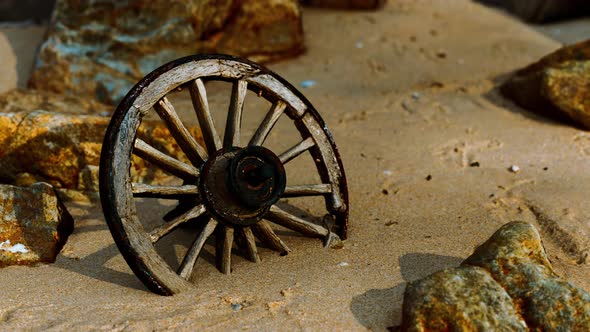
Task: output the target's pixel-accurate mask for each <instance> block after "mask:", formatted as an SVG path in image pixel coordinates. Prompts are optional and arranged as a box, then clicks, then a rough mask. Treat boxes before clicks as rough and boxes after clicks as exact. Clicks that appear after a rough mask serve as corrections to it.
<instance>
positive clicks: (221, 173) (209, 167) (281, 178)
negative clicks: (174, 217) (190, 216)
mask: <svg viewBox="0 0 590 332" xmlns="http://www.w3.org/2000/svg"><path fill="white" fill-rule="evenodd" d="M286 182H287V181H286V176H285V169H284V167H283V164H282V163H281V161H280V160H279V158H278V157H277V156H276V155H275V154H274V153H273V152H272V151H270V150H268V149H266V148H264V147H261V146H248V147H246V148H229V149H222V150H219V151H217V153H215V154H214V155H213V156H211V157H210V158H209V160H207V162H206V163H205V165H204V167H203V170H202V173H201V181H200V183H199V188H200V192H201V197H202V198H203V201H204V203H205V205H206V206H207V209H208V210H209V211H211V213H213V214H214V215H215V217H217V218H218V219H219V220H220V221H221V222H223V223H226V224H228V225H232V226H248V225H252V224H254V223H256V222H258V221H259V220H260V219H261V218H262V216H263V215H264V214H265V213H266V212H267V211H268V209H269V208H270V206H271V205H272V204H274V203H276V202H277V201H278V200H279V198H280V197H281V195H282V194H283V192H284V191H285V186H286Z"/></svg>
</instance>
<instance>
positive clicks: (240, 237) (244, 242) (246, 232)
mask: <svg viewBox="0 0 590 332" xmlns="http://www.w3.org/2000/svg"><path fill="white" fill-rule="evenodd" d="M235 235H236V242H237V244H238V246H239V247H240V248H241V249H242V250H243V251H244V255H245V256H246V258H248V259H249V260H250V261H252V262H254V263H258V262H260V256H258V248H257V247H256V238H255V236H254V233H252V229H251V228H250V227H244V228H237V229H236V234H235Z"/></svg>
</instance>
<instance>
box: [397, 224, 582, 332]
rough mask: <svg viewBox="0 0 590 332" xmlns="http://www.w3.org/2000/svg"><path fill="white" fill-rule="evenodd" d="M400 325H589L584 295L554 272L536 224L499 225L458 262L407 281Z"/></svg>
mask: <svg viewBox="0 0 590 332" xmlns="http://www.w3.org/2000/svg"><path fill="white" fill-rule="evenodd" d="M401 329H402V330H403V331H455V330H457V331H492V330H493V331H527V330H533V331H559V330H561V331H590V295H588V294H587V293H585V292H584V291H583V290H582V289H581V288H578V287H576V286H574V285H572V284H570V283H568V282H567V281H565V280H564V279H563V278H561V277H560V276H558V275H557V274H556V273H555V271H554V270H553V268H552V266H551V263H550V262H549V260H548V258H547V255H546V254H545V250H544V248H543V246H542V243H541V238H540V236H539V233H538V232H537V230H536V229H535V228H534V227H533V226H532V225H531V224H528V223H524V222H512V223H509V224H506V225H504V226H503V227H501V228H500V229H499V230H498V231H497V232H496V233H495V234H494V235H493V236H492V237H491V238H490V239H489V240H488V241H486V242H485V243H484V244H482V245H481V246H480V247H478V248H477V249H476V250H475V252H474V253H473V255H471V256H470V257H468V258H467V259H466V260H465V261H464V262H463V263H462V264H461V266H460V267H457V268H450V269H446V270H443V271H439V272H437V273H434V274H432V275H430V276H428V277H426V278H424V279H421V280H418V281H415V282H411V283H409V284H408V286H407V288H406V291H405V294H404V303H403V318H402V326H401Z"/></svg>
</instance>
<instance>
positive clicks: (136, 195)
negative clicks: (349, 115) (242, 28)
mask: <svg viewBox="0 0 590 332" xmlns="http://www.w3.org/2000/svg"><path fill="white" fill-rule="evenodd" d="M212 80H217V81H224V82H228V83H229V84H231V86H232V92H231V97H230V96H228V97H230V98H231V99H230V102H229V107H228V111H227V117H226V119H227V120H226V125H225V132H224V135H223V138H221V137H220V135H219V134H218V130H217V129H216V126H215V124H214V121H213V117H212V112H210V109H209V104H208V101H207V93H206V89H205V84H204V82H209V81H212ZM178 89H183V90H184V89H187V90H189V91H190V96H191V100H192V107H193V108H194V113H196V118H197V119H196V120H198V125H199V127H200V130H201V132H202V135H203V141H204V144H200V143H199V142H198V140H197V139H195V137H194V136H193V135H191V132H190V131H189V130H188V129H187V125H185V123H183V121H182V120H181V118H180V117H179V116H178V112H176V111H175V107H174V106H173V105H172V102H171V101H170V98H168V97H167V96H168V95H169V94H171V92H173V91H174V90H178ZM248 90H250V91H252V92H254V93H256V94H257V95H258V96H260V97H263V98H264V99H266V100H267V101H268V102H269V103H270V104H271V105H272V106H271V107H270V110H268V112H267V113H266V116H264V119H263V120H262V121H261V123H260V125H259V126H258V127H257V129H256V130H255V131H254V134H253V135H252V136H251V138H250V140H249V141H248V142H240V134H241V132H240V130H241V127H242V125H241V123H242V109H243V105H244V101H245V96H246V93H247V91H248ZM152 112H155V114H157V115H158V116H159V118H160V119H161V120H162V121H163V122H164V123H165V124H166V127H167V128H168V130H169V132H170V134H171V136H172V138H173V139H174V140H175V143H176V144H178V146H179V147H180V148H181V149H182V151H183V152H184V154H185V155H186V157H187V158H186V160H188V162H183V161H181V160H179V159H178V158H174V157H172V156H170V155H167V154H166V153H164V152H162V151H161V150H158V149H157V147H155V146H152V145H150V144H148V143H147V142H146V141H144V140H142V139H140V138H138V137H137V136H138V128H139V126H140V124H141V122H142V119H144V117H145V116H146V115H148V114H150V113H152ZM282 116H283V117H284V116H287V117H288V120H289V121H291V122H292V124H293V126H295V127H296V128H297V132H299V134H300V135H301V139H300V141H299V142H298V143H297V144H294V145H293V146H291V147H290V148H288V149H286V150H284V151H271V150H270V149H269V148H266V147H264V146H263V144H265V140H266V138H267V136H268V135H269V133H270V132H271V131H272V129H273V127H274V126H275V124H276V123H277V121H278V119H279V118H280V117H282ZM305 154H309V155H310V156H311V158H313V161H314V163H315V166H316V169H317V172H318V174H319V178H320V179H321V181H319V182H321V183H314V184H308V185H297V186H288V185H286V178H287V174H286V173H285V168H284V165H285V164H287V163H289V162H290V161H292V160H294V159H296V158H300V156H302V155H305ZM132 155H135V156H138V157H140V158H142V159H143V160H145V161H147V162H149V164H150V165H152V167H156V168H159V169H161V170H164V171H166V172H168V173H169V174H171V175H173V176H176V177H178V178H179V179H180V180H181V182H180V184H178V185H152V184H148V183H133V182H132V179H131V175H130V173H131V172H130V168H131V167H132V161H131V160H132ZM135 158H136V157H135ZM100 196H101V202H102V208H103V211H104V215H105V218H106V221H107V223H108V225H109V228H110V230H111V233H112V235H113V238H114V240H115V242H116V244H117V246H118V247H119V250H120V251H121V253H122V255H123V257H124V258H125V260H126V261H127V263H128V264H129V266H130V267H131V269H132V270H133V272H134V273H135V274H136V275H137V276H138V277H139V279H141V281H142V282H143V283H144V284H145V285H146V286H147V287H148V288H149V289H150V290H151V291H153V292H155V293H158V294H162V295H171V294H175V293H178V292H181V291H182V290H184V289H187V288H188V287H192V283H190V282H188V279H189V277H191V274H192V272H193V269H194V267H195V262H196V260H197V257H198V256H199V254H200V253H201V251H202V249H203V245H204V244H205V242H206V240H207V239H208V238H209V237H212V238H214V239H215V243H216V244H215V247H216V250H215V258H216V261H217V266H218V268H219V269H220V270H221V272H224V273H229V272H230V269H231V266H230V261H231V253H232V247H233V245H234V237H235V244H236V245H237V246H238V247H239V249H241V250H242V251H243V252H244V256H246V257H247V258H248V259H249V260H251V261H254V262H258V261H259V260H260V259H259V256H258V253H257V243H256V240H258V241H259V242H260V243H262V244H264V245H265V246H267V247H269V248H272V249H274V250H277V251H279V252H281V253H287V252H289V251H290V249H289V247H288V246H287V245H286V244H285V242H284V241H283V240H282V239H281V238H280V237H279V236H278V235H277V234H278V233H277V232H275V231H274V228H273V227H272V226H271V224H276V225H280V227H285V228H288V229H291V230H293V231H296V232H299V233H301V234H303V235H306V236H310V237H317V238H323V239H326V238H329V237H332V236H339V237H340V238H342V239H344V238H345V237H346V224H347V218H348V193H347V187H346V179H345V176H344V170H343V168H342V163H341V161H340V157H339V155H338V151H337V149H336V146H335V144H334V141H333V139H332V136H331V135H330V133H329V131H328V129H327V127H326V125H325V124H324V122H323V120H322V119H321V118H320V116H319V114H318V113H317V111H316V110H315V109H314V108H313V106H312V105H311V104H310V102H309V101H308V100H307V99H306V98H305V97H304V96H303V95H302V94H301V93H300V92H298V91H297V90H296V89H295V88H294V87H293V86H292V85H290V84H289V83H288V82H286V81H285V80H284V79H282V78H281V77H279V76H278V75H276V74H274V73H273V72H271V71H269V70H268V69H265V68H263V67H261V66H259V65H257V64H255V63H252V62H250V61H247V60H242V59H238V58H234V57H229V56H223V55H207V56H190V57H186V58H182V59H178V60H176V61H173V62H170V63H168V64H166V65H164V66H162V67H160V68H158V69H156V70H155V71H153V72H152V73H150V74H149V75H148V76H146V77H145V78H144V79H142V80H141V81H139V83H137V85H135V87H133V89H131V91H130V92H129V93H128V94H127V96H126V97H125V98H124V99H123V101H122V102H121V103H120V105H119V107H118V108H117V111H116V112H115V114H114V115H113V118H112V120H111V123H110V125H109V128H108V130H107V133H106V136H105V139H104V144H103V149H102V155H101V164H100ZM313 196H323V197H324V198H325V209H326V212H325V215H324V218H323V220H324V222H317V220H316V221H314V220H308V219H305V218H304V217H301V216H299V215H295V214H293V213H290V212H288V211H286V210H285V209H283V208H281V207H279V204H278V201H279V199H282V198H286V197H313ZM141 197H155V198H161V199H174V200H178V202H179V204H178V205H177V207H176V208H174V210H175V211H173V212H175V213H171V215H172V217H171V218H168V219H166V220H162V221H161V223H160V224H159V225H157V226H156V227H155V228H154V229H145V227H144V225H143V224H142V223H141V222H140V219H139V217H138V213H137V212H138V207H137V204H136V200H137V199H140V198H141ZM308 199H309V198H308ZM179 210H180V212H179ZM188 222H191V223H200V224H201V225H200V226H201V227H200V231H197V230H195V229H193V231H194V233H195V234H194V240H193V241H192V244H191V245H190V246H189V248H188V250H187V251H186V253H185V254H184V258H182V262H180V264H179V266H178V269H173V268H172V267H171V266H170V264H168V263H167V262H166V260H165V259H163V258H162V257H161V255H160V254H159V253H158V252H157V251H156V249H155V245H156V243H157V242H158V241H160V239H162V238H163V237H164V236H166V235H167V234H169V233H172V232H175V231H177V230H178V229H180V228H182V227H179V226H180V225H181V224H185V223H188ZM185 230H186V228H185ZM279 234H280V233H279Z"/></svg>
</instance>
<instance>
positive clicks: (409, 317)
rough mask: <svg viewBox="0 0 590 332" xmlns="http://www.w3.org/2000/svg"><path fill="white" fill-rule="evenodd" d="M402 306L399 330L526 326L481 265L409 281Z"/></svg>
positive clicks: (476, 329) (468, 329)
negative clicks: (401, 322) (400, 327)
mask: <svg viewBox="0 0 590 332" xmlns="http://www.w3.org/2000/svg"><path fill="white" fill-rule="evenodd" d="M482 304H483V305H482ZM402 310H403V325H402V330H403V331H501V330H504V331H525V330H526V328H525V327H526V324H525V322H524V321H523V320H522V318H520V316H519V315H518V312H517V311H516V308H514V306H513V305H512V299H511V298H510V296H509V295H508V294H507V293H506V291H505V290H504V289H503V288H502V287H501V286H500V285H499V284H498V283H497V282H496V281H495V280H494V279H492V277H491V276H490V274H489V273H487V272H486V271H485V270H484V269H481V268H473V267H458V268H452V269H446V270H442V271H439V272H436V273H434V274H432V275H430V276H428V277H426V278H424V279H421V280H418V281H416V282H412V283H409V284H408V286H407V287H406V291H405V293H404V303H403V309H402Z"/></svg>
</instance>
